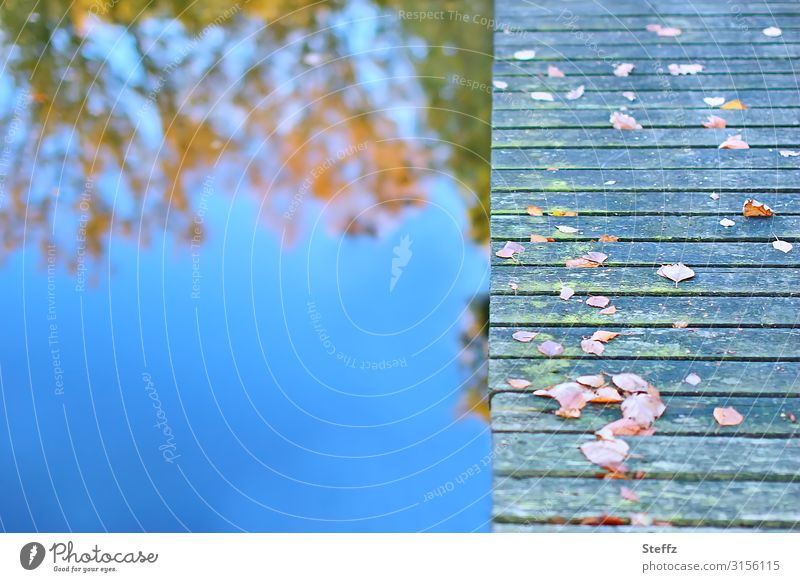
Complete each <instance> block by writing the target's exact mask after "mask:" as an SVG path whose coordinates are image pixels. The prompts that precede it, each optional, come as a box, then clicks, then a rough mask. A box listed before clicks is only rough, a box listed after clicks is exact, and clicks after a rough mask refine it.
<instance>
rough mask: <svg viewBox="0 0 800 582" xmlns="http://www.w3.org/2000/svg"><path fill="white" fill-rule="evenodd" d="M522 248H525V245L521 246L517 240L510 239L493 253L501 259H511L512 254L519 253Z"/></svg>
mask: <svg viewBox="0 0 800 582" xmlns="http://www.w3.org/2000/svg"><path fill="white" fill-rule="evenodd" d="M524 250H525V247H523V246H522V245H521V244H519V243H518V242H511V241H509V242H507V243H506V244H505V246H504V247H503V248H502V249H500V250H499V251H497V252H496V253H495V255H497V256H498V257H500V258H501V259H511V258H513V257H514V255H515V254H516V253H521V252H523V251H524Z"/></svg>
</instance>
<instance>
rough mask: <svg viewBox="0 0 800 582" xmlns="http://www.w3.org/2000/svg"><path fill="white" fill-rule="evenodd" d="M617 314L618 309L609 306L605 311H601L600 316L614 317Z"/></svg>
mask: <svg viewBox="0 0 800 582" xmlns="http://www.w3.org/2000/svg"><path fill="white" fill-rule="evenodd" d="M616 312H617V308H616V307H614V306H613V305H609V306H608V307H606V308H605V309H601V310H600V315H614V314H615V313H616Z"/></svg>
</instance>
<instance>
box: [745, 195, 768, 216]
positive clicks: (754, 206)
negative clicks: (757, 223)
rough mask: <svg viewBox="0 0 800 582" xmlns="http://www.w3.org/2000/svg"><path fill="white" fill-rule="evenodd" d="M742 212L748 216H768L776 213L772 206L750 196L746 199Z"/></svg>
mask: <svg viewBox="0 0 800 582" xmlns="http://www.w3.org/2000/svg"><path fill="white" fill-rule="evenodd" d="M742 214H744V215H745V216H746V217H748V218H766V217H770V216H774V215H775V213H774V212H773V211H772V208H770V207H769V206H767V205H766V204H764V203H763V202H759V201H758V200H755V199H753V198H748V199H747V200H745V201H744V205H743V206H742Z"/></svg>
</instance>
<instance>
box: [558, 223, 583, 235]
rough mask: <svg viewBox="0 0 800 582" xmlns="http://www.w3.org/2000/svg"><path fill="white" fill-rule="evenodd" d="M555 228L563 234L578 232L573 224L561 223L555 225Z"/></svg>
mask: <svg viewBox="0 0 800 582" xmlns="http://www.w3.org/2000/svg"><path fill="white" fill-rule="evenodd" d="M556 230H558V231H560V232H563V233H564V234H575V233H576V232H580V231H579V230H578V229H577V228H575V227H574V226H565V225H563V224H559V225H558V226H556Z"/></svg>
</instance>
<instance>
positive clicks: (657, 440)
mask: <svg viewBox="0 0 800 582" xmlns="http://www.w3.org/2000/svg"><path fill="white" fill-rule="evenodd" d="M590 440H593V439H592V438H587V436H586V435H573V434H547V435H536V434H530V433H499V434H495V435H494V447H493V450H494V468H495V474H498V475H504V476H515V477H534V476H536V477H592V476H596V475H598V474H600V473H603V471H602V470H601V469H600V468H599V467H597V466H596V465H592V464H591V463H589V461H587V460H586V459H585V458H584V456H583V455H582V454H581V452H580V450H579V449H578V447H579V446H580V445H581V444H583V443H585V442H587V441H590ZM623 440H624V441H625V442H627V443H628V444H629V445H630V458H629V460H628V461H626V463H625V464H626V465H627V466H628V467H629V468H630V470H631V471H634V472H635V471H643V472H644V480H649V479H678V480H686V481H690V480H706V479H707V480H721V481H727V480H742V481H745V480H755V479H758V480H761V479H763V480H764V481H791V480H795V479H797V475H798V474H800V439H781V438H774V439H773V438H743V437H724V436H719V437H695V436H681V437H678V436H659V435H658V434H656V435H655V436H649V437H627V438H624V439H623Z"/></svg>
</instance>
